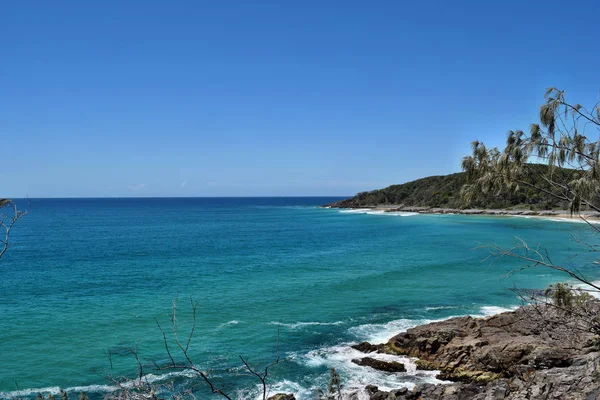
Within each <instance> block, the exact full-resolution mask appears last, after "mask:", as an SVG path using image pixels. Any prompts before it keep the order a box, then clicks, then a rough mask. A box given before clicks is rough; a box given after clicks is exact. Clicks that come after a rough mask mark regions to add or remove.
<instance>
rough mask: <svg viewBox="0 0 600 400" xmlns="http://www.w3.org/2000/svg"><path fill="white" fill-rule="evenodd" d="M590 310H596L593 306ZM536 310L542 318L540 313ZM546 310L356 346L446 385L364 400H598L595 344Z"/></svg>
mask: <svg viewBox="0 0 600 400" xmlns="http://www.w3.org/2000/svg"><path fill="white" fill-rule="evenodd" d="M591 306H592V307H595V310H596V311H600V305H599V303H598V302H595V301H594V302H593V304H591ZM540 310H541V312H540ZM557 313H558V311H556V309H554V308H552V307H547V306H543V307H541V308H540V307H535V308H534V307H532V306H527V307H523V308H520V309H518V310H517V311H514V312H509V313H503V314H499V315H496V316H493V317H490V318H487V319H474V318H471V317H461V318H452V319H449V320H446V321H442V322H436V323H432V324H428V325H423V326H419V327H416V328H413V329H409V330H407V331H406V332H403V333H400V334H399V335H397V336H395V337H393V338H391V339H390V340H389V341H388V343H386V344H381V345H370V344H366V343H363V344H361V345H358V346H355V348H356V349H358V350H361V351H364V352H367V353H369V352H373V351H376V352H381V353H391V354H402V355H408V356H412V357H418V358H419V361H417V365H418V367H419V368H422V369H430V370H439V371H440V373H439V375H438V378H439V379H443V380H449V381H454V382H456V383H453V384H449V385H432V384H425V385H420V386H417V387H416V388H415V390H413V391H408V390H406V389H404V390H399V391H392V392H389V393H388V392H382V391H379V390H378V389H377V388H375V387H372V386H371V387H367V394H368V396H369V398H370V399H373V400H375V399H377V400H381V399H419V398H420V399H448V400H467V399H468V400H471V399H475V400H487V399H512V400H521V399H556V400H558V399H573V400H580V399H581V400H583V399H586V400H588V399H589V400H595V399H600V347H599V340H598V337H597V336H595V335H593V334H591V333H589V332H586V331H585V326H584V325H582V324H581V322H580V321H577V320H575V319H574V318H572V317H570V316H568V315H558V314H557Z"/></svg>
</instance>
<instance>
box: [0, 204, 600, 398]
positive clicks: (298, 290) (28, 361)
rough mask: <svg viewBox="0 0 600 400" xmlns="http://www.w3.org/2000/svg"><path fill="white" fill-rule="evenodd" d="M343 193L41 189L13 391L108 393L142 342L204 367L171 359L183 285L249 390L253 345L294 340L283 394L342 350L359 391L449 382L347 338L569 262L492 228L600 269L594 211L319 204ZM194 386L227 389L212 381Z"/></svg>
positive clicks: (260, 360) (214, 353) (154, 356)
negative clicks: (458, 211) (97, 194)
mask: <svg viewBox="0 0 600 400" xmlns="http://www.w3.org/2000/svg"><path fill="white" fill-rule="evenodd" d="M334 200H339V199H338V198H318V197H314V198H309V197H303V198H291V197H290V198H123V199H31V200H30V212H29V214H28V215H27V216H25V217H24V218H23V219H22V220H21V221H19V222H18V224H17V225H15V227H14V230H13V235H12V242H13V244H14V247H12V248H11V249H10V250H9V251H8V252H7V253H6V254H5V256H4V257H3V258H2V259H1V260H0V272H1V274H2V279H1V280H0V397H1V398H11V397H16V396H31V395H34V394H35V393H37V392H38V391H40V392H42V393H57V392H58V388H64V389H66V390H68V391H69V393H71V394H72V398H76V396H77V395H78V393H79V391H81V390H85V391H86V392H87V393H88V395H89V396H90V398H92V399H93V398H102V396H104V395H105V394H106V393H107V391H110V390H111V389H112V387H113V386H114V382H113V379H117V378H121V377H124V378H129V379H131V378H134V377H135V376H136V374H137V373H138V372H137V370H136V367H137V364H136V362H135V359H134V357H133V356H132V349H135V351H136V352H137V355H138V357H139V359H140V361H141V363H142V365H143V371H142V373H143V375H144V376H145V377H146V379H148V380H149V381H152V382H168V381H172V382H173V385H174V388H175V389H176V390H179V389H181V388H182V387H183V386H184V385H189V384H190V378H189V374H188V373H186V372H179V373H172V374H169V373H168V371H157V370H155V368H154V365H155V364H156V365H158V366H161V365H165V363H167V362H168V355H167V353H166V351H165V348H164V342H163V336H162V333H161V331H160V329H159V328H158V326H157V322H158V323H159V324H160V326H161V327H163V329H164V330H165V332H166V334H167V336H169V337H171V336H170V333H172V331H170V330H169V328H170V318H169V315H170V312H171V310H172V308H173V304H174V302H176V303H177V321H178V323H179V324H180V327H179V330H178V334H179V337H180V338H182V340H185V338H186V334H187V332H189V329H191V326H192V321H193V316H192V306H191V303H190V298H191V299H192V301H193V302H197V304H198V310H197V325H196V330H195V333H194V337H193V339H192V341H191V343H190V349H189V352H190V355H191V356H192V358H193V361H194V363H195V364H196V365H198V366H199V367H200V368H201V369H202V370H205V371H210V375H211V376H212V377H213V379H214V381H215V383H216V384H217V385H219V386H221V387H223V388H224V391H226V392H228V393H231V394H232V397H234V398H240V399H256V398H257V395H258V387H257V383H258V381H256V380H255V379H252V378H251V377H249V376H247V374H244V370H243V368H242V363H241V361H240V358H239V356H240V355H242V356H243V357H244V358H245V359H246V360H248V362H249V363H250V364H251V365H252V366H254V367H255V368H256V369H260V368H262V366H264V365H265V364H267V363H269V362H270V361H273V360H274V359H275V358H276V357H277V352H278V351H279V353H280V356H281V362H280V363H279V364H278V365H276V366H275V367H273V368H272V369H271V370H270V372H269V380H268V382H269V384H270V385H271V394H274V393H276V392H281V391H287V392H294V393H296V394H297V397H298V399H299V400H307V399H312V398H314V397H315V393H316V390H317V389H318V388H319V387H320V388H325V387H326V385H327V381H328V374H329V372H328V371H329V368H331V367H334V368H335V369H336V370H337V371H338V373H339V374H340V376H341V380H342V384H343V386H344V388H345V390H348V391H352V390H355V389H357V388H360V387H362V386H364V385H367V384H375V385H378V386H379V387H380V388H383V389H386V388H387V389H391V388H399V387H403V386H406V387H409V388H410V387H412V386H413V385H415V384H417V383H419V382H437V381H436V378H435V376H434V375H435V374H434V373H432V372H425V371H415V369H414V368H413V365H412V364H411V360H404V361H405V362H407V364H408V371H407V372H406V373H402V374H388V373H383V372H375V371H374V370H371V369H369V368H364V367H359V366H357V365H354V364H352V363H351V360H352V358H356V357H358V356H360V353H358V352H356V351H355V350H353V349H351V348H350V347H349V344H352V343H357V342H360V341H364V340H367V341H371V342H374V343H378V342H384V341H386V340H387V339H388V338H389V337H391V336H393V335H394V334H397V333H399V332H401V331H403V330H405V329H407V328H409V327H412V326H415V325H419V324H422V323H426V322H429V321H434V320H440V319H444V318H448V317H450V316H458V315H476V316H486V315H492V314H494V313H497V312H501V311H503V310H506V309H510V308H513V307H516V306H518V305H519V304H520V300H519V298H518V297H517V296H516V295H515V293H514V292H513V291H512V290H511V289H513V288H524V289H543V288H544V287H546V286H547V285H548V284H550V283H553V282H557V281H564V280H566V277H565V276H564V275H562V274H560V273H558V272H555V271H551V270H549V269H545V268H540V267H536V268H528V269H523V270H520V271H518V272H515V271H516V270H517V269H520V268H521V267H522V266H523V264H522V263H521V262H519V261H518V260H515V259H509V258H501V259H494V258H493V257H492V258H490V253H489V249H487V248H485V247H481V246H482V245H483V246H485V245H486V244H490V243H496V244H498V245H500V246H503V247H510V246H513V245H514V244H515V240H516V238H517V237H518V238H521V239H523V240H526V241H527V242H529V243H530V244H532V245H537V244H538V243H540V244H541V245H542V246H543V247H545V248H547V249H548V250H549V252H550V254H551V255H552V258H553V260H554V261H555V262H557V263H563V264H564V265H566V266H571V267H575V266H576V267H577V268H579V269H580V270H581V271H583V272H585V273H587V274H588V276H590V277H591V278H592V279H598V278H600V273H599V272H598V271H595V269H594V264H593V263H592V262H593V261H595V259H593V258H591V257H592V255H590V254H589V253H583V254H580V255H579V256H578V257H575V258H574V257H573V255H574V254H577V253H582V252H583V248H582V246H581V245H580V244H578V243H577V242H576V241H574V240H573V235H585V234H586V233H587V232H588V231H589V229H588V228H587V227H586V226H585V225H584V224H580V223H574V222H573V223H571V222H558V221H552V220H544V219H539V218H518V217H490V216H463V215H418V214H413V213H396V214H383V213H378V212H372V211H366V210H362V211H361V210H337V209H323V208H319V207H318V206H319V205H322V204H325V203H328V202H331V201H334ZM171 344H173V343H172V342H171ZM172 350H173V355H174V356H175V358H177V359H178V360H180V359H181V354H180V353H179V352H177V351H176V349H174V348H172ZM194 390H195V391H196V393H197V397H198V398H199V399H205V398H206V399H209V398H212V395H211V394H210V393H209V392H208V391H207V388H206V386H204V385H202V384H201V382H200V381H197V382H196V386H195V389H194ZM215 398H218V397H215Z"/></svg>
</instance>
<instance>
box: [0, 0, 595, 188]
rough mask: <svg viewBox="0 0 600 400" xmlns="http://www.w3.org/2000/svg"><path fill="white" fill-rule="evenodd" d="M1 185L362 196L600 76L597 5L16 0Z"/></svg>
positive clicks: (439, 161) (1, 55)
mask: <svg viewBox="0 0 600 400" xmlns="http://www.w3.org/2000/svg"><path fill="white" fill-rule="evenodd" d="M0 16H1V20H0V49H1V52H0V93H1V95H0V135H1V139H0V146H1V149H2V170H1V171H0V195H4V196H11V197H24V196H29V197H89V196H257V195H266V196H269V195H275V196H280V195H282V196H286V195H288V196H293V195H351V194H354V193H355V192H358V191H362V190H367V189H375V188H379V187H382V186H386V185H389V184H392V183H401V182H405V181H409V180H412V179H415V178H419V177H423V176H427V175H433V174H446V173H451V172H457V171H459V169H460V160H461V158H462V156H463V155H465V154H466V153H468V152H469V143H470V142H471V141H472V140H475V139H480V140H483V141H485V142H487V143H489V144H494V145H500V144H501V143H502V142H503V140H504V136H505V133H506V131H508V130H509V129H517V128H522V129H526V128H527V127H528V125H529V124H530V123H531V122H534V121H535V120H536V116H537V111H538V107H539V105H540V104H541V102H542V100H543V92H544V89H545V88H546V87H548V86H557V87H559V88H562V89H565V90H566V91H567V96H568V98H570V99H572V100H573V101H575V102H580V103H584V104H588V103H590V102H593V101H596V100H597V99H598V96H599V90H600V75H599V71H600V51H598V50H599V49H600V43H599V41H598V40H599V37H600V25H599V18H598V17H599V16H600V2H598V1H597V0H592V1H580V2H577V3H576V4H575V3H573V4H571V3H568V2H564V1H560V2H559V1H556V2H555V1H541V2H538V1H522V0H521V1H494V2H491V1H480V0H479V1H472V2H461V1H445V0H440V1H410V2H409V1H391V0H390V1H361V2H358V1H295V2H292V1H268V2H265V1H256V2H255V1H248V0H240V1H226V0H223V1H212V2H208V1H200V0H194V1H141V0H140V1H126V0H123V1H96V2H89V1H80V0H77V1H61V0H56V1H48V0H47V1H5V2H3V3H2V7H1V14H0Z"/></svg>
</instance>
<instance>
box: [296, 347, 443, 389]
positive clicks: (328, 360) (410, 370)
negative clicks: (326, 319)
mask: <svg viewBox="0 0 600 400" xmlns="http://www.w3.org/2000/svg"><path fill="white" fill-rule="evenodd" d="M350 345H351V343H346V344H341V345H338V346H331V347H325V348H321V349H317V350H313V351H310V352H308V353H307V354H306V355H304V356H302V357H300V359H298V360H297V361H300V362H303V363H304V364H305V365H307V366H308V367H313V368H318V367H323V366H326V367H328V368H335V370H336V371H337V372H338V373H339V374H340V377H341V381H342V385H343V387H344V392H345V394H346V395H349V394H351V393H357V394H358V395H359V398H365V399H368V398H369V397H368V396H367V397H360V396H361V395H366V393H364V390H363V389H364V387H365V386H367V385H375V386H378V387H379V388H380V389H381V390H386V391H389V390H393V389H399V388H402V387H406V388H408V389H412V388H414V386H415V385H416V384H417V383H423V382H428V383H443V381H440V380H438V379H436V378H435V375H436V374H437V373H438V371H420V370H417V367H416V365H415V360H416V359H415V358H408V357H402V356H395V355H390V354H378V353H370V354H368V355H367V354H365V353H362V352H360V351H358V350H355V349H353V348H352V347H350ZM364 357H371V358H375V359H378V360H383V361H388V362H389V361H397V362H400V363H402V364H404V366H405V367H406V372H402V373H388V372H382V371H378V370H375V369H372V368H369V367H363V366H360V365H357V364H354V363H353V362H352V360H354V359H358V358H364ZM327 379H328V376H323V377H322V379H321V380H319V382H320V383H321V384H322V385H323V386H322V387H324V386H325V385H326V382H327ZM317 387H318V386H317ZM314 390H316V387H315V389H313V394H314ZM312 398H314V396H313V397H305V398H301V397H298V400H308V399H312ZM345 398H347V397H345Z"/></svg>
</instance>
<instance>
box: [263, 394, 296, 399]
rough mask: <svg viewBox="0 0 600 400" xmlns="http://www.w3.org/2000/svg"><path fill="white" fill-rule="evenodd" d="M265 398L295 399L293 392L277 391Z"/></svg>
mask: <svg viewBox="0 0 600 400" xmlns="http://www.w3.org/2000/svg"><path fill="white" fill-rule="evenodd" d="M267 400H296V397H295V396H294V395H293V394H288V393H277V394H276V395H275V396H271V397H269V398H268V399H267Z"/></svg>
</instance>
